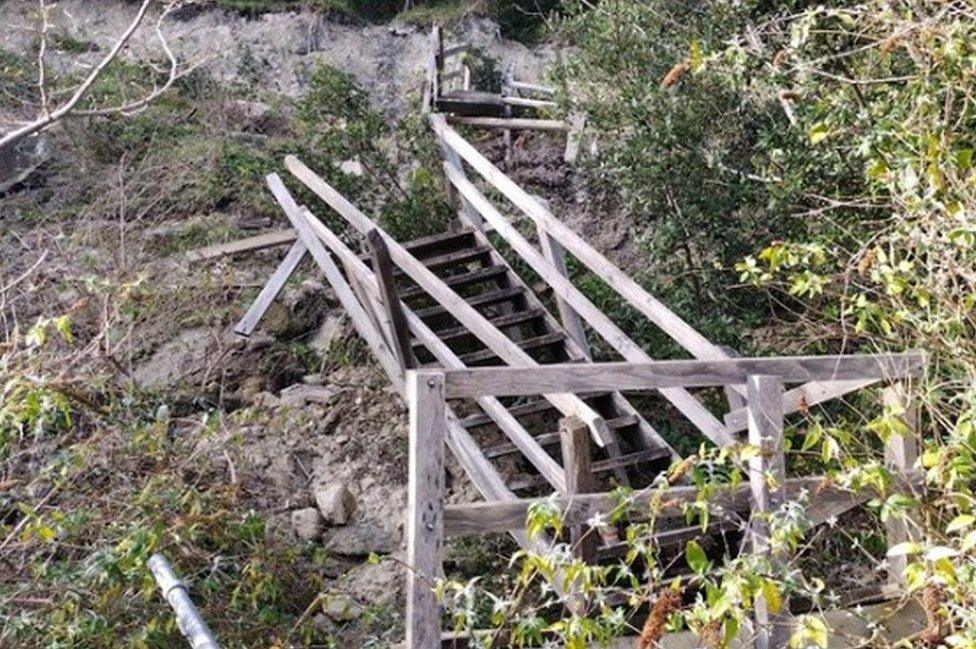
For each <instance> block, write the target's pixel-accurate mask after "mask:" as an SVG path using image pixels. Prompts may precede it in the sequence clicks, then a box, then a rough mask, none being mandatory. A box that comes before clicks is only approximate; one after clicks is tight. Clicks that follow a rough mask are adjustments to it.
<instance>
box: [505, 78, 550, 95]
mask: <svg viewBox="0 0 976 649" xmlns="http://www.w3.org/2000/svg"><path fill="white" fill-rule="evenodd" d="M508 85H510V86H511V87H513V88H515V89H516V90H527V91H529V92H540V93H543V94H547V95H554V94H556V90H555V89H554V88H552V87H551V86H543V85H541V84H538V83H527V82H525V81H515V80H514V79H512V80H510V81H509V82H508Z"/></svg>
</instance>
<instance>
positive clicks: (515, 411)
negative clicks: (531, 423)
mask: <svg viewBox="0 0 976 649" xmlns="http://www.w3.org/2000/svg"><path fill="white" fill-rule="evenodd" d="M552 409H553V405H552V404H551V403H549V402H548V401H546V400H545V399H537V400H534V401H529V402H527V403H520V404H518V405H517V406H511V407H510V408H509V409H508V412H509V413H510V414H511V415H512V416H513V417H524V416H526V415H535V414H538V413H540V412H545V411H547V410H552ZM458 423H459V424H461V425H462V426H464V427H465V428H478V427H480V426H488V425H489V424H492V423H494V420H493V419H492V418H491V417H489V416H488V415H487V414H485V413H483V412H482V413H478V414H476V415H469V416H467V417H465V418H464V419H462V420H461V421H459V422H458Z"/></svg>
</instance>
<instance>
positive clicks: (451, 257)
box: [396, 244, 492, 275]
mask: <svg viewBox="0 0 976 649" xmlns="http://www.w3.org/2000/svg"><path fill="white" fill-rule="evenodd" d="M491 251H492V247H491V246H489V245H487V244H482V245H478V246H472V247H471V248H465V249H464V250H455V251H453V252H448V253H445V254H443V255H435V256H433V257H427V258H426V259H421V260H420V262H421V263H422V264H423V265H424V266H426V267H427V269H428V270H435V269H438V268H444V267H446V266H453V265H454V264H462V263H468V262H470V261H473V260H475V259H479V258H481V257H488V255H489V253H490V252H491ZM396 272H397V274H400V275H402V274H404V273H403V270H402V269H400V268H397V269H396Z"/></svg>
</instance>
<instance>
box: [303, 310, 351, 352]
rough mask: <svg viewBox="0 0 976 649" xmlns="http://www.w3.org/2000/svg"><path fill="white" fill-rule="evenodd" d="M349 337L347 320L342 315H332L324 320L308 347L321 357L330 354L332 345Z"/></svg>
mask: <svg viewBox="0 0 976 649" xmlns="http://www.w3.org/2000/svg"><path fill="white" fill-rule="evenodd" d="M347 335H348V329H347V326H346V319H345V317H344V316H343V315H342V314H341V313H330V314H329V315H327V316H326V317H325V319H324V320H322V324H320V325H319V328H318V329H317V330H316V331H315V335H313V336H312V338H311V339H310V340H309V341H308V346H309V347H311V348H312V349H314V350H315V351H316V352H318V353H319V355H322V356H324V355H325V354H326V353H328V351H329V348H331V347H332V345H333V344H334V343H335V342H337V341H339V340H342V339H343V338H345V337H346V336H347Z"/></svg>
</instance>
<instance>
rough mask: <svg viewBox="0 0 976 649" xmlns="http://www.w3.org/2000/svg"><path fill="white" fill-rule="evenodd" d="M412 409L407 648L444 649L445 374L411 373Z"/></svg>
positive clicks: (408, 385) (409, 392)
mask: <svg viewBox="0 0 976 649" xmlns="http://www.w3.org/2000/svg"><path fill="white" fill-rule="evenodd" d="M407 403H408V404H409V407H410V460H409V463H410V476H409V482H408V487H407V619H406V626H407V645H406V646H407V647H408V648H409V649H431V648H434V647H440V646H441V614H440V609H439V607H438V604H437V599H436V598H435V597H434V593H433V590H432V589H433V587H434V580H435V579H437V578H438V577H440V576H441V570H442V560H443V544H444V443H445V439H446V422H447V420H446V408H445V404H444V375H443V373H441V372H437V371H430V370H426V371H425V370H419V371H418V370H413V371H411V372H408V373H407Z"/></svg>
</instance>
